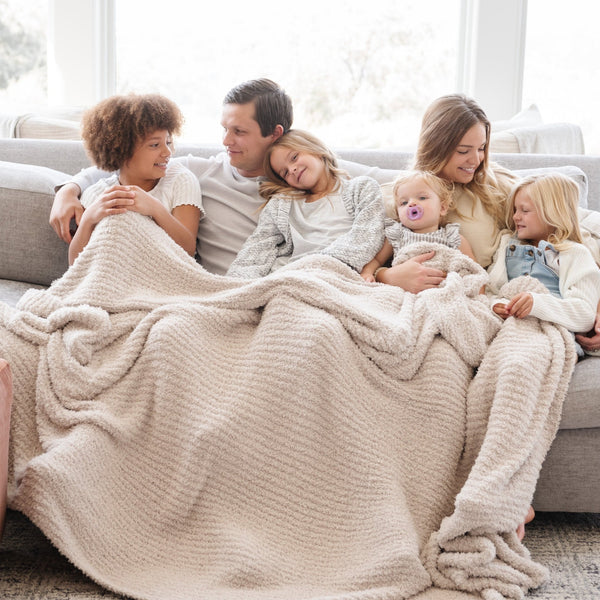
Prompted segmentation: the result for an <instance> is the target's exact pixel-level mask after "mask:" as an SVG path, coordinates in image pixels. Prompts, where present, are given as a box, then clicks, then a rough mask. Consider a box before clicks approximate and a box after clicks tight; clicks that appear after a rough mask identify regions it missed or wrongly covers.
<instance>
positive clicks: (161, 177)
mask: <svg viewBox="0 0 600 600" xmlns="http://www.w3.org/2000/svg"><path fill="white" fill-rule="evenodd" d="M182 124H183V115H182V114H181V111H180V110H179V108H178V107H177V105H176V104H175V103H174V102H172V101H171V100H169V99H168V98H165V97H164V96H160V95H158V94H143V95H136V94H128V95H117V96H111V97H110V98H107V99H105V100H103V101H101V102H100V103H99V104H97V105H96V106H94V107H93V108H91V109H90V110H89V111H87V112H86V113H85V115H84V117H83V126H82V138H83V142H84V145H85V148H86V151H87V153H88V155H89V156H90V158H91V159H92V161H93V162H94V164H95V165H96V166H97V167H98V168H100V169H103V170H105V171H115V172H114V173H113V174H112V175H110V176H109V177H107V178H106V179H102V180H100V181H98V182H97V183H96V184H94V185H93V186H91V187H89V188H87V189H86V190H85V191H84V193H83V195H82V197H81V203H82V205H83V206H84V208H85V211H84V213H83V215H82V217H81V220H80V222H79V226H78V228H77V232H76V233H75V235H74V236H73V240H72V241H71V244H70V245H69V263H70V264H73V262H74V261H75V259H76V258H77V256H78V255H79V254H80V253H81V251H82V250H83V248H84V247H85V246H86V245H87V243H88V242H89V240H90V237H91V235H92V232H93V231H94V228H95V227H96V225H97V224H98V223H99V222H100V221H101V220H102V219H104V218H105V217H107V216H110V215H117V214H121V213H124V212H125V211H128V210H131V211H135V212H137V213H140V214H142V215H146V216H147V217H150V218H152V219H153V220H154V221H155V222H156V223H157V224H158V225H159V226H160V227H162V228H163V229H164V230H165V231H166V232H167V233H168V234H169V236H170V237H171V238H172V239H173V240H174V241H175V242H176V243H177V244H179V245H180V246H181V247H182V248H183V249H184V250H185V251H186V252H188V254H191V255H194V254H195V252H196V235H197V231H198V223H199V222H200V219H201V218H202V217H203V216H204V210H203V208H202V196H201V194H200V185H199V183H198V179H197V177H195V176H194V175H193V174H192V173H191V172H190V171H188V170H187V169H186V168H185V167H183V166H182V165H180V164H177V163H171V162H169V160H170V158H171V155H172V153H173V136H174V135H177V134H179V133H180V131H181V126H182ZM124 192H126V194H125V197H124V194H123V193H124ZM127 196H129V197H127Z"/></svg>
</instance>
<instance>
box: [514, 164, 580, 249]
mask: <svg viewBox="0 0 600 600" xmlns="http://www.w3.org/2000/svg"><path fill="white" fill-rule="evenodd" d="M521 190H523V191H525V190H526V191H527V194H528V195H529V197H530V198H531V201H532V202H533V205H534V206H535V210H536V211H537V213H538V216H539V217H540V219H541V220H542V221H543V222H544V223H545V224H546V225H548V226H549V227H552V228H553V229H554V231H553V232H552V233H551V234H550V235H549V236H548V241H549V242H550V243H551V244H552V245H553V246H554V247H555V248H556V249H557V250H558V251H559V252H560V251H561V250H564V249H565V248H566V247H568V245H569V244H568V242H569V241H572V242H578V243H579V244H583V243H584V242H583V238H582V236H581V230H580V229H579V217H578V215H577V209H578V206H579V186H578V185H577V183H576V182H575V181H574V180H573V179H571V178H570V177H567V176H566V175H563V174H562V173H544V174H541V175H530V176H529V177H525V178H524V179H522V180H521V181H520V182H519V183H517V185H515V186H514V187H513V189H512V191H511V193H510V196H509V198H508V202H507V203H506V222H507V224H508V226H509V227H510V229H511V231H513V232H516V227H515V222H514V219H513V216H514V212H515V198H516V197H517V194H518V193H519V192H520V191H521Z"/></svg>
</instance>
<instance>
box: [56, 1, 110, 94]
mask: <svg viewBox="0 0 600 600" xmlns="http://www.w3.org/2000/svg"><path fill="white" fill-rule="evenodd" d="M115 29H116V20H115V0H50V1H49V11H48V101H49V104H50V105H52V106H91V105H92V104H95V103H96V102H98V101H99V100H101V99H102V98H106V97H107V96H110V95H111V94H114V93H115V90H116V48H115V44H116V35H115V33H116V32H115Z"/></svg>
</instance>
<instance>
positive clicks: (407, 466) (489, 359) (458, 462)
mask: <svg viewBox="0 0 600 600" xmlns="http://www.w3.org/2000/svg"><path fill="white" fill-rule="evenodd" d="M413 250H415V251H417V252H418V251H419V250H420V249H419V248H417V249H413ZM411 251H412V250H411ZM407 256H408V255H407ZM436 260H437V261H439V264H442V265H446V268H451V269H452V270H453V271H452V273H450V274H449V276H448V278H447V280H446V282H445V284H444V286H441V287H440V288H439V289H436V290H429V291H428V292H427V293H422V294H418V295H413V294H408V293H406V292H403V291H402V290H401V289H398V288H394V287H391V286H385V285H381V284H367V283H365V282H364V281H363V280H362V279H361V278H360V277H359V276H358V275H357V274H356V273H355V272H354V271H352V270H351V269H350V268H349V267H347V266H346V265H344V264H342V263H341V262H338V261H336V260H335V259H333V258H330V257H326V256H309V257H306V258H304V259H302V260H300V261H297V262H296V263H292V264H290V265H288V266H286V267H284V268H282V269H281V270H280V271H277V272H276V273H273V274H272V275H269V276H268V277H265V278H262V279H259V280H249V281H246V280H235V279H231V278H228V277H219V276H215V275H211V274H209V273H208V272H206V271H205V270H203V269H202V268H201V267H200V266H199V265H198V264H197V263H196V262H195V261H194V260H193V259H191V258H190V257H189V256H187V255H186V254H185V253H184V252H183V251H182V250H181V249H180V248H179V247H178V246H176V245H175V244H174V243H173V242H172V241H171V240H170V238H169V237H168V236H167V235H166V234H165V233H164V231H162V230H161V229H160V228H159V227H157V226H156V225H155V224H154V223H153V222H152V221H151V220H150V219H147V218H145V217H142V216H140V215H137V214H135V213H126V214H123V215H118V216H115V217H110V218H107V219H104V220H103V221H102V222H101V223H100V224H99V225H98V226H97V227H96V230H95V232H94V234H93V236H92V239H91V240H90V243H89V244H88V246H87V247H86V248H85V250H84V251H83V252H82V254H81V255H80V256H79V257H78V259H77V260H76V261H75V264H74V265H73V267H72V268H71V269H70V270H69V271H68V272H67V273H66V274H65V275H64V276H63V277H62V278H61V279H59V280H57V281H55V282H54V283H53V285H52V286H51V287H50V288H49V289H48V290H44V291H38V290H32V291H30V292H28V293H27V294H26V295H25V296H24V297H23V298H22V300H21V301H20V302H19V304H18V306H17V308H16V309H9V308H8V307H0V356H2V357H5V358H7V359H8V360H9V362H10V363H11V366H12V368H13V375H14V378H15V398H14V404H13V415H14V418H13V422H12V431H11V448H10V481H9V494H10V498H9V502H10V506H11V507H12V508H14V509H17V510H21V511H22V512H24V513H25V514H26V515H28V516H29V517H30V518H31V519H32V520H33V521H34V522H35V523H36V524H37V525H38V526H39V527H40V528H41V529H42V530H43V531H44V533H45V534H46V535H47V536H48V537H49V539H50V540H51V541H52V542H53V543H54V544H55V545H56V546H57V547H58V548H59V550H60V551H61V552H63V553H64V554H65V555H66V556H67V557H68V558H69V559H70V560H71V561H72V562H73V563H74V564H75V565H77V566H78V567H79V568H80V569H82V570H83V571H84V572H85V573H87V574H88V575H89V576H90V577H92V578H93V579H94V580H96V581H97V582H99V583H100V584H102V585H104V586H105V587H107V588H109V589H111V590H114V591H116V592H118V593H121V594H124V595H128V596H131V597H133V598H140V599H143V600H164V598H170V599H172V600H190V599H195V598H223V599H227V600H234V599H238V598H240V599H241V598H243V599H244V600H248V599H250V600H251V599H253V598H254V599H256V600H258V599H261V600H262V599H273V600H275V599H277V600H281V599H283V598H290V599H298V600H309V599H310V600H325V598H327V599H328V600H341V599H350V598H352V599H357V600H363V599H364V600H366V599H367V598H368V599H369V600H383V599H392V598H394V599H396V598H411V597H413V596H414V597H418V598H419V600H421V599H424V598H427V595H428V594H429V593H431V594H432V596H431V597H432V598H433V597H436V598H437V597H441V596H439V594H440V593H443V591H444V590H453V591H455V592H456V593H457V594H458V593H459V592H462V593H464V594H466V596H467V597H470V596H472V597H473V598H485V600H492V599H494V600H495V599H496V598H508V599H512V598H521V597H523V594H524V593H526V591H527V589H529V588H531V587H535V586H537V585H539V584H540V583H541V582H542V581H543V578H544V577H545V570H544V568H543V567H541V566H540V565H537V564H536V563H535V562H534V561H533V560H532V559H531V557H530V556H529V554H528V552H527V550H526V549H525V548H524V547H523V546H522V545H521V544H520V543H519V542H518V540H517V538H516V535H515V534H514V530H515V528H516V526H517V525H518V523H519V522H520V521H521V520H522V518H523V515H524V514H525V512H526V511H527V507H528V505H529V503H530V502H531V498H532V495H533V490H534V487H535V482H536V479H537V475H538V472H539V469H540V466H541V462H542V460H543V458H544V456H545V453H546V451H547V449H548V448H549V446H550V443H551V442H552V439H553V436H554V434H555V432H556V428H557V426H558V422H559V419H560V409H561V403H562V400H563V399H564V395H565V394H566V386H567V385H568V379H569V377H570V370H571V369H572V367H573V364H574V361H575V351H574V346H573V342H572V339H571V337H569V335H568V334H567V332H565V331H563V330H561V329H560V328H557V327H554V326H552V325H550V324H548V323H540V322H539V321H537V320H534V319H531V320H528V319H525V320H523V321H516V320H514V319H509V320H507V321H506V322H505V323H502V322H501V321H500V320H499V319H498V318H497V317H496V316H495V315H493V314H492V312H491V310H490V308H489V306H487V303H486V301H485V297H483V296H479V288H480V287H481V285H482V283H483V282H484V281H485V273H484V272H483V271H482V270H481V269H480V268H479V267H477V265H475V263H473V262H472V261H471V260H470V259H468V258H466V257H464V256H462V255H460V253H457V251H453V250H450V249H443V248H442V247H440V248H437V249H436ZM523 285H525V284H523Z"/></svg>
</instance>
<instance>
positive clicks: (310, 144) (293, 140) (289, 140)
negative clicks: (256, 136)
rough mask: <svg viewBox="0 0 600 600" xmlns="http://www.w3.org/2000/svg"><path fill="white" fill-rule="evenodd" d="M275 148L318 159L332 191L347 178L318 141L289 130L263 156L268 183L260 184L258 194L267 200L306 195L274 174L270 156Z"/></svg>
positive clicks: (328, 150)
mask: <svg viewBox="0 0 600 600" xmlns="http://www.w3.org/2000/svg"><path fill="white" fill-rule="evenodd" d="M276 148H288V149H289V150H297V151H299V152H307V153H308V154H312V155H313V156H316V157H318V158H320V159H321V160H322V161H323V163H324V165H325V171H326V173H327V177H328V179H329V182H330V183H331V184H332V185H333V189H336V188H337V186H338V184H339V180H340V179H341V178H347V177H348V175H347V173H346V172H345V171H343V170H342V169H340V168H339V167H338V165H337V158H336V156H335V154H334V153H333V152H332V151H331V150H330V149H329V148H328V147H327V146H326V145H325V144H324V143H323V142H322V141H321V140H320V139H318V138H317V137H315V136H314V135H312V134H311V133H308V132H307V131H302V130H300V129H290V130H289V131H288V132H287V133H285V134H284V135H282V136H281V137H280V138H279V139H277V140H275V142H273V143H272V144H271V145H270V146H269V147H268V148H267V152H266V154H265V160H264V170H265V175H266V176H267V179H268V181H263V182H261V184H260V186H259V193H260V195H261V196H262V197H263V198H266V199H267V200H269V199H270V198H272V197H273V196H275V195H276V194H281V193H285V194H286V195H288V196H297V197H298V198H303V197H304V196H306V195H307V194H308V192H307V191H305V190H299V189H297V188H294V187H292V186H291V185H289V184H288V183H287V182H286V181H285V179H283V178H282V177H280V175H279V173H275V171H274V170H273V167H271V155H272V154H273V151H274V150H275V149H276Z"/></svg>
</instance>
